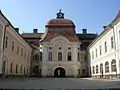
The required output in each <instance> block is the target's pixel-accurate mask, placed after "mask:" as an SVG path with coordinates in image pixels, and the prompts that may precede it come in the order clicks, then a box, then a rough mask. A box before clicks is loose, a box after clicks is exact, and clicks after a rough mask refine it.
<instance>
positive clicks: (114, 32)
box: [88, 12, 120, 78]
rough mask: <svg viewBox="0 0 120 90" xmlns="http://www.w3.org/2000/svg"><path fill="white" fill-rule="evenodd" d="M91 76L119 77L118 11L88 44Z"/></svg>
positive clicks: (119, 35)
mask: <svg viewBox="0 0 120 90" xmlns="http://www.w3.org/2000/svg"><path fill="white" fill-rule="evenodd" d="M88 51H89V60H90V68H91V75H92V77H98V78H116V77H117V78H119V77H120V12H119V13H118V14H117V16H116V17H115V19H114V20H113V21H112V22H111V23H110V24H109V25H108V26H106V27H105V28H104V31H103V32H102V33H101V34H100V35H99V36H98V37H97V38H96V39H95V40H94V41H93V42H92V43H91V44H90V45H89V47H88Z"/></svg>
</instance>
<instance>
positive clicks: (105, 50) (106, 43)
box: [105, 41, 107, 52]
mask: <svg viewBox="0 0 120 90" xmlns="http://www.w3.org/2000/svg"><path fill="white" fill-rule="evenodd" d="M105 52H107V42H106V41H105Z"/></svg>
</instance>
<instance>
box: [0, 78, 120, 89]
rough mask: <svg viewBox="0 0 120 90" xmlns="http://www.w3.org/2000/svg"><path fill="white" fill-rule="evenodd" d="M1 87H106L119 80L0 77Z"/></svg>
mask: <svg viewBox="0 0 120 90" xmlns="http://www.w3.org/2000/svg"><path fill="white" fill-rule="evenodd" d="M0 88H2V89H44V90H71V89H108V88H120V80H107V79H93V78H8V79H0Z"/></svg>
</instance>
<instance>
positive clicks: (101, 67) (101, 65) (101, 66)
mask: <svg viewBox="0 0 120 90" xmlns="http://www.w3.org/2000/svg"><path fill="white" fill-rule="evenodd" d="M100 73H103V64H102V63H101V64H100Z"/></svg>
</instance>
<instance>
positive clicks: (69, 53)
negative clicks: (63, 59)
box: [68, 52, 72, 61]
mask: <svg viewBox="0 0 120 90" xmlns="http://www.w3.org/2000/svg"><path fill="white" fill-rule="evenodd" d="M71 60H72V55H71V52H68V61H71Z"/></svg>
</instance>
